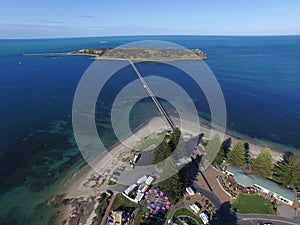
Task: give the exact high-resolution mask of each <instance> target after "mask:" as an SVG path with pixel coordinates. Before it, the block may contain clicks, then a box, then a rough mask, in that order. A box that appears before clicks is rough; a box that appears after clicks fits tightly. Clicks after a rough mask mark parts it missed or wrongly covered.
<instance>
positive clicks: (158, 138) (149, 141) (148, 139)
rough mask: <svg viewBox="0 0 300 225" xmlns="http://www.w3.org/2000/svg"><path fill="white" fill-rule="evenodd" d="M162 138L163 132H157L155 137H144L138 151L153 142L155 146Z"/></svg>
mask: <svg viewBox="0 0 300 225" xmlns="http://www.w3.org/2000/svg"><path fill="white" fill-rule="evenodd" d="M163 138H164V134H158V135H157V138H154V137H153V135H150V136H149V137H146V138H145V139H144V140H143V141H142V143H141V144H140V145H139V146H138V150H139V151H144V150H145V149H146V148H148V147H149V146H151V145H153V144H155V145H156V146H157V145H159V144H160V143H161V142H162V140H163Z"/></svg>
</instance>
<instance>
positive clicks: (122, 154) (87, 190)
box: [54, 118, 282, 224]
mask: <svg viewBox="0 0 300 225" xmlns="http://www.w3.org/2000/svg"><path fill="white" fill-rule="evenodd" d="M173 119H174V122H175V124H179V121H178V119H176V118H173ZM181 123H184V126H183V127H184V128H183V129H182V135H184V136H190V137H197V136H198V135H199V134H200V133H204V136H205V137H209V136H210V133H211V132H212V133H213V134H215V133H218V134H220V136H222V134H221V133H222V132H220V130H215V129H210V127H209V126H208V125H206V124H205V123H201V122H200V124H201V126H200V130H199V126H196V125H195V123H193V122H190V121H182V122H181ZM168 129H169V128H168V126H167V125H166V124H165V123H164V121H163V120H162V119H161V118H153V119H151V120H150V121H149V122H147V123H145V124H143V125H142V126H140V127H139V128H138V129H137V130H135V131H134V132H133V134H131V135H129V136H127V137H126V138H124V139H123V140H122V142H121V143H119V144H116V145H114V146H113V147H112V148H111V149H110V150H109V154H108V153H106V154H104V155H101V158H97V159H95V160H96V161H97V163H95V165H96V169H95V168H94V169H93V168H91V167H90V166H89V165H85V166H84V167H82V168H81V169H80V170H79V171H77V172H76V173H74V174H73V175H72V176H71V177H70V178H69V179H68V180H67V181H66V182H65V183H64V184H63V185H62V186H61V187H60V188H59V191H58V193H57V196H54V201H56V200H57V199H56V198H58V197H59V198H60V200H61V201H62V202H64V204H62V210H61V213H60V215H59V217H58V220H57V222H58V224H91V222H92V219H93V217H94V216H95V213H94V209H95V208H96V207H97V201H96V199H97V198H98V197H99V195H100V193H101V192H103V191H105V190H107V189H109V186H108V185H107V184H108V180H109V177H110V176H111V175H112V173H113V172H114V171H115V170H116V169H117V168H118V167H119V166H125V167H126V168H127V169H130V165H129V162H124V161H123V159H124V158H126V157H127V158H128V157H131V158H132V157H133V153H132V151H131V150H132V148H135V147H137V146H138V145H139V144H140V143H141V142H142V141H143V139H144V138H146V137H148V136H149V135H151V134H154V133H160V132H162V131H164V130H168ZM229 137H231V139H232V144H234V143H236V142H237V141H243V142H248V143H249V147H250V154H251V156H252V157H256V156H257V155H258V154H259V152H260V151H261V150H262V149H263V148H265V147H268V146H265V145H260V144H257V143H253V142H251V141H249V140H247V139H245V138H240V137H237V136H233V135H229V134H225V135H224V140H225V139H227V138H229ZM271 154H272V158H273V161H274V162H276V161H278V160H280V159H281V158H282V152H276V151H272V153H271ZM95 170H96V171H98V172H96V171H95ZM79 212H81V213H79ZM83 212H84V213H83Z"/></svg>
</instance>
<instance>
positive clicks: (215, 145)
mask: <svg viewBox="0 0 300 225" xmlns="http://www.w3.org/2000/svg"><path fill="white" fill-rule="evenodd" d="M220 147H221V139H220V137H219V135H217V134H216V135H215V136H214V137H213V138H212V139H211V140H209V141H208V143H207V146H206V148H205V153H206V154H205V156H204V157H203V159H204V160H206V161H207V162H208V163H209V164H212V163H213V162H214V160H215V158H216V157H217V156H218V153H219V152H221V151H220ZM220 154H221V153H220ZM219 157H220V156H219ZM222 161H223V160H222Z"/></svg>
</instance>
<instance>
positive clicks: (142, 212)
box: [134, 203, 148, 225]
mask: <svg viewBox="0 0 300 225" xmlns="http://www.w3.org/2000/svg"><path fill="white" fill-rule="evenodd" d="M146 212H148V209H147V203H144V205H143V206H142V208H141V209H140V210H139V211H138V213H137V214H136V215H135V217H134V225H138V224H139V222H140V218H141V217H142V215H143V214H145V213H146Z"/></svg>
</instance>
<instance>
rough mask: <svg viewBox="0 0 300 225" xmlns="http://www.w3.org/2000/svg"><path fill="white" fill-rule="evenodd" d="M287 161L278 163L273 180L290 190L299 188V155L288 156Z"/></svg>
mask: <svg viewBox="0 0 300 225" xmlns="http://www.w3.org/2000/svg"><path fill="white" fill-rule="evenodd" d="M285 160H287V161H281V162H278V163H277V165H276V166H275V169H274V173H273V179H274V180H275V181H277V182H279V183H282V184H284V185H287V186H288V187H291V188H297V189H299V188H300V167H299V165H300V153H297V154H295V155H292V156H290V157H289V158H288V159H285Z"/></svg>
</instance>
